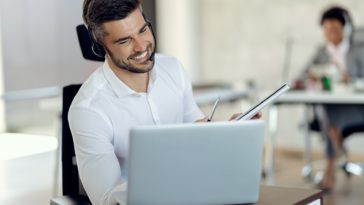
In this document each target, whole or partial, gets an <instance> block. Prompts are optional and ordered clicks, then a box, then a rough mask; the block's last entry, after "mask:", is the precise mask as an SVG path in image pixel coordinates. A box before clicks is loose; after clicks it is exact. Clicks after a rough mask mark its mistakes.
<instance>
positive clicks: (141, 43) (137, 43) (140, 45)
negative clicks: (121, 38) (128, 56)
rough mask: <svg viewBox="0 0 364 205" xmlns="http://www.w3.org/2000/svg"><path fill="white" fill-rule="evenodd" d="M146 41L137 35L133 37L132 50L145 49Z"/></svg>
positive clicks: (139, 50) (140, 50)
mask: <svg viewBox="0 0 364 205" xmlns="http://www.w3.org/2000/svg"><path fill="white" fill-rule="evenodd" d="M146 45H147V43H146V41H145V40H144V39H143V38H140V37H137V38H135V39H134V51H137V52H142V51H145V49H146V47H147V46H146Z"/></svg>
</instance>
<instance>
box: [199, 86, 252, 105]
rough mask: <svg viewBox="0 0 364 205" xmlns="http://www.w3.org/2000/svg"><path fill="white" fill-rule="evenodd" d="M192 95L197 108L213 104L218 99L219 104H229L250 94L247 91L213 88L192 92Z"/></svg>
mask: <svg viewBox="0 0 364 205" xmlns="http://www.w3.org/2000/svg"><path fill="white" fill-rule="evenodd" d="M193 95H194V98H195V100H196V103H197V104H198V105H199V106H203V105H208V104H213V103H214V102H215V100H216V99H217V98H218V97H220V102H229V101H234V100H239V99H242V98H248V97H249V96H250V92H249V91H248V90H235V89H232V88H221V89H216V88H214V89H201V90H194V91H193Z"/></svg>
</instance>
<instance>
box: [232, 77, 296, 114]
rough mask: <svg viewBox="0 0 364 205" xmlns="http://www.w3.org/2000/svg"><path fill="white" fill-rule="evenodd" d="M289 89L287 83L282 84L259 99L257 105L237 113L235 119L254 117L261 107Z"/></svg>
mask: <svg viewBox="0 0 364 205" xmlns="http://www.w3.org/2000/svg"><path fill="white" fill-rule="evenodd" d="M287 90H289V86H288V85H287V83H285V84H283V85H282V86H281V87H280V88H278V89H277V90H276V91H274V92H273V93H272V94H270V95H269V96H268V97H267V98H265V99H264V100H262V101H260V102H259V103H258V104H257V105H255V106H254V107H252V108H251V109H249V110H248V111H247V112H245V113H243V114H241V115H239V116H238V117H237V118H235V120H249V119H250V118H252V117H254V115H256V114H257V113H258V112H259V111H260V110H261V109H262V108H263V107H265V106H266V105H268V104H271V103H272V102H273V101H274V100H275V99H276V98H277V97H279V96H280V95H282V94H283V93H284V92H286V91H287Z"/></svg>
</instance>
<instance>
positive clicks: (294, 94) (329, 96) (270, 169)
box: [266, 90, 364, 183]
mask: <svg viewBox="0 0 364 205" xmlns="http://www.w3.org/2000/svg"><path fill="white" fill-rule="evenodd" d="M289 104H304V105H308V106H309V105H314V104H347V105H349V104H361V105H364V93H363V92H361V93H354V92H352V91H349V90H348V91H347V92H313V91H289V92H287V93H285V94H284V95H282V96H281V97H279V98H278V99H277V100H276V101H275V103H274V104H273V105H272V106H270V107H269V134H270V137H269V143H268V144H267V147H266V149H267V150H266V160H267V161H266V169H267V170H266V171H267V179H268V183H273V180H274V142H275V138H276V135H277V125H278V123H277V119H278V106H279V105H289ZM308 106H306V109H307V107H308ZM304 113H305V116H304V118H305V121H306V123H307V124H306V129H305V133H304V137H305V150H306V152H305V156H304V159H305V161H306V165H305V167H304V169H303V175H304V176H307V177H308V176H309V175H310V174H311V170H312V166H311V163H310V162H311V141H310V137H309V130H308V112H304Z"/></svg>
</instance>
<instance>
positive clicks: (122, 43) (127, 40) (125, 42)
mask: <svg viewBox="0 0 364 205" xmlns="http://www.w3.org/2000/svg"><path fill="white" fill-rule="evenodd" d="M128 42H129V39H125V40H122V41H119V44H121V45H124V44H127V43H128Z"/></svg>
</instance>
